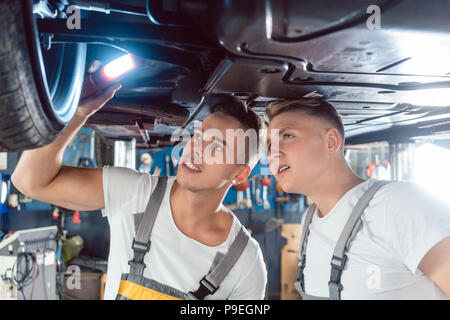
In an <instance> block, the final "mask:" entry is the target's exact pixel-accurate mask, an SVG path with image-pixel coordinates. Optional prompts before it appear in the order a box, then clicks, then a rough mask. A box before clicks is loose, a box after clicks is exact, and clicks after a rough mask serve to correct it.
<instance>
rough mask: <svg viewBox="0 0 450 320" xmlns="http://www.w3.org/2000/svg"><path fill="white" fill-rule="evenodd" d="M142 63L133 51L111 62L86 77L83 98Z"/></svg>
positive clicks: (120, 77)
mask: <svg viewBox="0 0 450 320" xmlns="http://www.w3.org/2000/svg"><path fill="white" fill-rule="evenodd" d="M141 64H142V59H139V58H137V57H136V56H133V55H132V54H131V53H129V54H126V55H124V56H122V57H119V58H117V59H115V60H113V61H111V62H109V63H108V64H106V65H104V66H103V67H102V68H100V69H99V70H97V71H96V72H94V73H90V74H89V75H87V76H86V77H85V78H84V82H83V89H82V92H81V98H85V97H88V96H90V95H92V94H94V93H96V92H98V91H100V90H103V89H104V88H106V87H108V86H109V85H111V84H112V83H114V82H116V81H118V80H120V79H122V78H123V76H125V74H126V73H128V72H130V71H131V70H134V69H136V68H137V67H139V66H140V65H141Z"/></svg>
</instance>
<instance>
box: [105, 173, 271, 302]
mask: <svg viewBox="0 0 450 320" xmlns="http://www.w3.org/2000/svg"><path fill="white" fill-rule="evenodd" d="M174 181H175V177H170V178H169V179H168V182H167V189H166V193H165V196H164V199H163V201H162V203H161V208H160V210H159V213H158V216H157V218H156V221H155V225H154V227H153V230H152V234H151V237H150V240H151V243H152V244H151V249H150V252H149V253H147V254H146V255H145V258H144V263H145V264H146V265H147V267H146V268H145V269H144V277H146V278H149V279H154V280H156V281H158V282H160V283H163V284H166V285H169V286H171V287H174V288H176V289H178V290H181V291H183V292H185V293H187V292H189V291H195V290H197V289H198V287H199V281H200V279H202V278H203V276H205V275H206V274H207V273H208V271H209V270H210V268H211V265H212V262H213V260H214V257H215V256H216V253H217V251H220V252H222V253H224V254H225V253H226V252H227V250H228V248H229V247H230V246H231V244H232V243H233V240H234V239H235V237H236V236H237V234H238V232H239V230H240V228H241V224H240V222H239V220H238V219H237V218H236V217H235V216H234V214H233V213H232V212H231V211H229V210H227V209H226V208H225V207H224V206H222V209H223V210H227V211H228V212H230V214H232V215H233V225H232V227H231V230H230V233H229V235H228V238H227V240H226V241H225V242H223V243H222V244H220V245H218V246H215V247H210V246H207V245H204V244H202V243H200V242H198V241H196V240H194V239H191V238H189V237H187V236H186V235H184V234H183V233H182V232H181V231H180V230H179V229H178V227H177V226H176V225H175V222H174V221H173V217H172V211H171V208H170V203H169V198H170V197H169V195H170V190H171V188H172V185H173V182H174ZM156 182H157V177H153V176H151V175H150V174H148V173H141V172H138V171H136V170H132V169H128V168H122V167H108V166H105V167H104V168H103V191H104V195H105V209H104V210H102V214H103V216H106V217H108V222H109V225H110V235H111V236H110V239H111V240H110V251H109V258H108V271H107V279H106V288H105V297H104V299H105V300H110V299H115V297H116V295H117V291H118V289H119V283H120V279H121V275H122V274H123V273H129V271H130V266H129V265H128V261H129V260H131V259H132V258H133V251H132V249H131V244H132V242H133V238H134V236H135V234H136V230H135V222H134V214H135V213H141V212H144V210H145V207H146V205H147V203H148V200H149V197H150V194H151V192H152V191H153V190H154V188H155V187H156ZM246 232H247V231H246ZM266 282H267V272H266V267H265V264H264V260H263V256H262V253H261V249H260V247H259V244H258V243H257V242H256V240H255V239H253V238H251V237H250V239H249V242H248V244H247V246H246V248H245V250H244V252H243V253H242V255H241V257H240V258H239V260H238V261H237V262H236V264H235V265H234V267H233V268H232V269H231V271H230V273H229V274H228V275H227V277H226V278H225V279H224V281H223V282H222V284H221V285H220V288H219V289H218V290H217V291H216V293H214V295H209V296H207V297H206V298H205V299H211V300H212V299H214V300H217V299H221V300H223V299H243V300H245V299H255V300H256V299H263V298H264V294H265V287H266Z"/></svg>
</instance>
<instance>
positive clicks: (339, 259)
mask: <svg viewBox="0 0 450 320" xmlns="http://www.w3.org/2000/svg"><path fill="white" fill-rule="evenodd" d="M390 182H391V181H378V182H376V183H375V184H374V185H373V186H371V187H370V188H369V190H367V191H366V192H365V193H364V194H363V196H362V197H361V198H360V199H359V200H358V202H357V203H356V205H355V207H354V208H353V211H352V213H351V214H350V217H349V219H348V220H347V223H346V224H345V226H344V230H343V231H342V233H341V235H340V237H339V239H338V241H337V243H336V247H335V248H334V252H333V258H332V259H331V274H330V281H329V282H328V289H329V293H330V299H332V300H340V299H341V291H342V284H341V275H342V271H343V270H344V268H345V265H346V262H347V255H346V254H345V253H346V252H347V250H348V248H349V245H350V242H351V241H352V239H353V238H354V237H355V235H356V233H357V232H358V230H359V228H360V226H361V223H362V221H361V216H362V214H363V212H364V210H365V209H366V208H367V206H368V205H369V202H370V200H372V198H373V196H374V195H375V193H376V192H377V191H378V190H379V189H380V188H381V187H382V186H384V185H386V184H388V183H390Z"/></svg>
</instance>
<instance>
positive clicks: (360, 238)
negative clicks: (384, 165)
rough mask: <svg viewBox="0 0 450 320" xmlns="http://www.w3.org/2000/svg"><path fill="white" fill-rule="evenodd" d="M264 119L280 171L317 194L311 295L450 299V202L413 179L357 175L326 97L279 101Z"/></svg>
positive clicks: (310, 226) (304, 283)
mask: <svg viewBox="0 0 450 320" xmlns="http://www.w3.org/2000/svg"><path fill="white" fill-rule="evenodd" d="M266 118H267V119H268V121H269V122H270V125H269V128H268V133H267V138H268V139H267V148H268V152H269V162H270V168H271V171H272V173H273V174H274V175H275V177H276V179H277V180H278V181H279V182H280V184H281V185H282V187H283V190H284V191H285V192H289V193H298V194H304V195H306V196H307V197H309V198H310V199H311V200H312V201H313V202H314V204H313V205H312V206H310V208H309V210H308V212H307V213H306V214H304V216H303V218H302V228H303V232H302V245H301V247H300V263H299V270H298V271H299V272H298V279H297V280H298V281H297V282H296V288H297V290H298V291H299V292H300V293H301V295H302V296H303V299H448V298H449V296H450V208H449V206H447V205H446V204H445V203H443V202H440V201H438V200H437V199H435V198H433V197H432V196H431V195H429V194H427V193H425V192H424V191H423V190H421V189H420V188H419V187H418V186H417V185H415V184H413V183H408V182H380V181H377V180H375V179H369V180H364V179H361V178H360V177H359V176H357V175H356V174H355V173H354V172H353V171H352V170H351V168H350V167H349V165H348V164H347V162H346V160H345V158H344V151H343V146H344V126H343V124H342V120H341V118H340V116H339V115H338V113H337V111H336V109H335V108H334V107H333V106H332V105H331V104H329V103H328V102H326V101H323V100H319V99H300V100H286V101H278V102H274V103H272V104H270V105H269V106H268V107H267V109H266ZM275 139H277V141H276V142H277V143H278V146H276V144H275Z"/></svg>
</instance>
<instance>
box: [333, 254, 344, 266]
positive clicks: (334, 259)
mask: <svg viewBox="0 0 450 320" xmlns="http://www.w3.org/2000/svg"><path fill="white" fill-rule="evenodd" d="M336 260H337V261H339V264H335V263H334V261H336ZM346 262H347V255H345V254H344V257H343V258H342V259H341V258H339V257H336V256H333V258H332V259H331V267H332V268H334V269H338V270H344V268H345V264H346Z"/></svg>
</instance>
